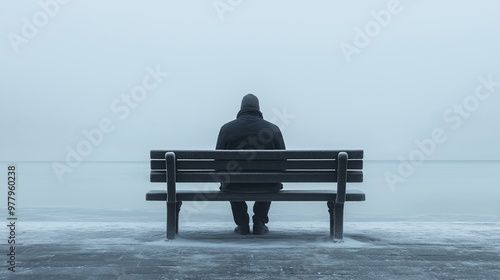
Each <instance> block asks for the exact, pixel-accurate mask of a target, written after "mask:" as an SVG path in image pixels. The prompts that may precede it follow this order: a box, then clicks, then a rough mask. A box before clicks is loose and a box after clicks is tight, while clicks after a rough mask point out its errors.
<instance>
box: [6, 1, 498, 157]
mask: <svg viewBox="0 0 500 280" xmlns="http://www.w3.org/2000/svg"><path fill="white" fill-rule="evenodd" d="M42 2H44V3H45V2H47V1H42ZM67 2H68V3H66V4H59V6H58V10H57V11H56V10H55V8H54V7H51V8H52V12H54V15H53V16H50V18H49V21H48V23H47V24H46V25H44V26H43V27H41V28H37V29H38V31H37V32H34V35H33V34H31V35H32V38H25V40H26V41H27V43H22V44H20V45H18V46H17V47H13V44H12V38H13V37H12V36H14V35H12V34H13V33H14V34H16V35H17V36H23V34H22V32H23V28H26V27H25V25H26V21H24V20H23V19H24V18H26V19H27V20H28V21H29V22H31V23H33V21H34V19H33V17H34V16H35V15H37V13H40V12H41V11H42V12H43V11H44V10H43V8H42V6H40V4H38V3H39V2H38V1H2V2H1V3H0V18H1V19H2V21H1V25H0V34H1V35H2V37H3V40H0V70H1V75H0V92H1V94H2V97H3V98H2V102H0V111H1V113H2V118H1V120H0V124H1V125H0V127H1V128H2V137H1V140H0V154H1V160H2V161H65V158H66V157H67V155H68V151H69V150H77V148H78V145H79V144H81V143H82V142H83V141H89V142H90V140H89V139H88V137H87V136H86V134H85V132H84V131H86V133H87V134H92V132H95V130H96V129H100V130H101V125H102V124H103V122H104V127H106V128H107V131H108V132H103V133H102V138H100V137H97V136H95V137H97V138H95V139H94V141H95V144H93V145H92V150H91V151H90V152H89V153H88V155H85V156H82V158H83V160H85V161H144V160H146V161H147V160H148V151H149V150H150V149H213V148H214V147H215V141H216V137H217V134H218V131H219V128H220V126H221V125H222V124H224V123H225V122H227V121H230V120H232V119H234V117H235V116H236V113H237V111H238V109H239V106H240V100H241V98H242V97H243V96H244V95H245V94H247V93H253V94H255V95H256V96H258V97H259V99H260V101H261V109H262V111H263V114H264V117H265V118H267V119H269V120H272V121H273V122H274V123H276V124H277V125H280V126H281V127H282V130H283V134H284V137H285V142H286V144H287V148H288V149H346V148H347V149H349V148H353V149H364V150H365V153H366V158H367V159H374V160H399V159H398V157H403V158H408V157H409V155H410V153H411V152H412V151H415V150H419V149H420V150H422V149H421V148H419V146H418V145H417V144H416V142H415V141H420V142H421V143H423V142H422V141H424V142H425V140H424V139H431V138H432V137H433V133H434V131H435V130H436V129H438V130H439V131H440V132H441V133H440V137H438V138H439V139H440V141H441V142H440V143H436V142H434V144H435V147H434V148H432V149H431V147H430V146H428V149H430V150H431V151H430V152H429V153H427V154H425V157H426V160H499V159H500V149H499V148H498V143H499V140H500V134H499V132H498V131H499V129H498V127H499V124H500V123H499V122H500V112H499V110H498V108H499V105H500V96H499V95H500V87H496V92H492V93H491V94H489V95H488V96H485V94H486V93H487V92H486V91H484V92H483V96H484V98H483V99H482V100H479V99H476V101H478V102H477V104H475V103H474V97H473V96H474V94H475V90H476V88H477V87H478V86H479V85H481V82H480V80H479V78H480V77H484V79H488V77H492V79H493V80H494V81H500V68H499V61H500V53H499V52H498V50H499V49H500V36H499V34H498V27H499V26H500V17H498V10H499V8H500V4H499V2H497V1H493V0H490V1H486V0H485V1H475V2H472V1H451V0H448V1H426V0H422V1H403V0H402V1H399V4H397V3H393V2H391V1H371V0H370V1H368V0H364V1H326V0H325V1H284V0H282V1H241V2H240V3H238V1H233V2H232V3H236V4H237V5H234V6H233V7H231V10H227V11H226V12H224V13H223V18H221V17H220V16H219V14H218V13H217V11H216V9H215V8H214V5H213V4H214V1H212V0H206V1H160V0H150V1H118V0H114V1H93V0H92V1H77V0H73V1H67ZM221 2H223V3H228V1H222V0H221ZM354 2H355V3H354ZM47 3H48V2H47ZM61 3H62V1H61ZM391 3H392V4H391ZM396 4H397V5H398V11H399V12H398V13H397V14H394V13H392V14H391V15H390V20H389V21H386V23H387V24H386V25H387V26H382V25H381V24H380V23H378V24H379V27H380V30H379V32H375V33H376V34H375V36H373V37H370V36H368V38H369V40H368V41H369V42H366V41H365V43H366V44H365V45H366V46H364V47H362V48H358V51H359V52H358V53H355V54H352V55H351V56H350V59H351V61H350V62H348V59H346V56H345V54H344V53H343V51H342V48H341V46H342V43H344V46H345V44H349V45H351V46H356V44H355V41H356V36H360V35H359V34H358V32H357V30H358V28H359V29H360V30H365V28H366V27H367V25H369V24H370V22H374V21H375V18H374V13H372V11H375V14H380V13H381V12H380V11H381V10H385V11H387V10H388V6H389V5H396ZM219 13H220V11H219ZM40 19H43V18H40ZM40 19H37V20H40ZM386 19H387V18H386ZM375 31H377V30H375ZM357 34H358V35H357ZM23 38H24V37H23ZM16 49H17V51H18V52H17V53H16ZM148 69H149V70H148ZM151 69H160V71H162V72H168V74H169V76H168V77H165V78H161V81H160V79H158V80H155V79H154V77H153V78H152V77H149V78H148V75H151V74H150V71H151ZM157 78H158V77H157ZM145 79H147V81H148V82H149V84H147V85H149V86H151V88H153V86H154V89H152V90H148V91H147V92H146V94H144V95H142V98H143V100H141V101H140V102H138V101H134V102H131V101H130V97H131V94H132V91H133V90H134V88H135V87H137V86H143V83H144V80H145ZM483 90H485V88H483ZM127 98H129V99H127ZM126 100H128V101H126ZM132 101H133V100H132ZM464 102H472V103H468V106H469V108H474V110H469V111H468V110H465V111H462V112H461V113H460V112H458V111H456V110H458V109H457V108H458V107H457V106H458V105H460V106H464ZM131 104H132V105H131ZM455 104H458V105H455ZM287 114H288V116H286V115H287ZM438 134H439V133H438ZM432 141H434V140H432ZM426 143H429V142H426ZM429 145H430V144H429Z"/></svg>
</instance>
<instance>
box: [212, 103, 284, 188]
mask: <svg viewBox="0 0 500 280" xmlns="http://www.w3.org/2000/svg"><path fill="white" fill-rule="evenodd" d="M216 149H217V150H284V149H285V142H284V140H283V135H282V134H281V131H280V129H279V127H278V126H276V125H274V124H273V123H270V122H268V121H266V120H264V118H263V116H262V113H261V111H260V108H259V101H258V99H257V97H256V96H254V95H252V94H248V95H246V96H245V97H243V100H242V102H241V109H240V111H239V112H238V114H237V116H236V119H235V120H233V121H230V122H228V123H226V124H225V125H223V126H222V128H221V129H220V132H219V136H218V138H217V145H216ZM281 188H282V184H281V183H222V184H221V187H220V189H221V190H222V191H231V192H248V193H256V192H276V191H279V190H280V189H281Z"/></svg>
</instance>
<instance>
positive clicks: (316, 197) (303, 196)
mask: <svg viewBox="0 0 500 280" xmlns="http://www.w3.org/2000/svg"><path fill="white" fill-rule="evenodd" d="M242 195H243V196H244V197H245V199H244V200H245V201H268V200H269V201H335V197H336V196H337V193H336V191H334V190H309V191H304V190H282V191H280V192H278V193H265V194H263V193H258V194H249V193H245V194H239V193H228V192H221V191H218V190H213V191H196V190H182V191H177V200H178V201H239V200H242V199H241V198H242ZM146 200H148V201H166V200H167V192H166V191H164V190H152V191H149V192H148V193H147V194H146ZM346 200H347V201H364V200H365V194H364V193H363V192H361V191H358V190H349V191H347V193H346Z"/></svg>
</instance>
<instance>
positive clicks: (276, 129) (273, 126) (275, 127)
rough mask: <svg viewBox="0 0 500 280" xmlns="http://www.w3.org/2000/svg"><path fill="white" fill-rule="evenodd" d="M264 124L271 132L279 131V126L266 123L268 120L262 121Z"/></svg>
mask: <svg viewBox="0 0 500 280" xmlns="http://www.w3.org/2000/svg"><path fill="white" fill-rule="evenodd" d="M264 122H265V123H266V124H267V125H268V126H269V128H270V129H271V130H273V131H281V130H280V128H279V126H277V125H275V124H274V123H272V122H270V121H268V120H264Z"/></svg>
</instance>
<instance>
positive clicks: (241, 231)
mask: <svg viewBox="0 0 500 280" xmlns="http://www.w3.org/2000/svg"><path fill="white" fill-rule="evenodd" d="M234 232H236V233H239V234H241V235H247V234H250V226H248V225H247V226H237V227H235V228H234Z"/></svg>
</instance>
